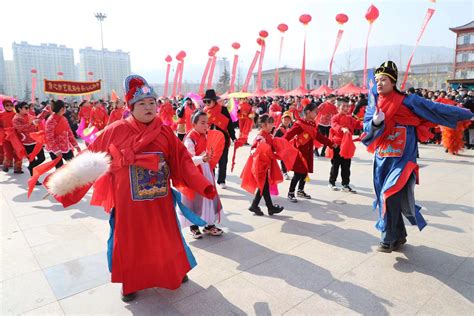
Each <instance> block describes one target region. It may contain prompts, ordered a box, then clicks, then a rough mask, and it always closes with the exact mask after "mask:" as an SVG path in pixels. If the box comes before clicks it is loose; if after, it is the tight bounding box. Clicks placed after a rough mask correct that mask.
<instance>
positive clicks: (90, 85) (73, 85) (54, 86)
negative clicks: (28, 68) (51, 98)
mask: <svg viewBox="0 0 474 316" xmlns="http://www.w3.org/2000/svg"><path fill="white" fill-rule="evenodd" d="M100 90H101V80H98V81H94V82H80V81H66V80H47V79H44V92H45V93H52V94H60V95H86V94H92V93H96V92H98V91H100Z"/></svg>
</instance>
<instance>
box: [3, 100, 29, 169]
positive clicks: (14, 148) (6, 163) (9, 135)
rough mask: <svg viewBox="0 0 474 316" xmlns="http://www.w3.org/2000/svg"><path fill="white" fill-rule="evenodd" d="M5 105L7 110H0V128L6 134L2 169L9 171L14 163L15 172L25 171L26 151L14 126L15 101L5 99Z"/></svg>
mask: <svg viewBox="0 0 474 316" xmlns="http://www.w3.org/2000/svg"><path fill="white" fill-rule="evenodd" d="M3 107H4V108H5V111H3V112H0V129H1V130H2V131H3V135H4V136H3V137H2V138H3V156H4V158H3V167H2V170H3V171H4V172H8V170H10V168H11V167H12V164H13V172H14V173H23V171H22V170H21V161H22V159H23V157H24V156H25V155H26V152H25V150H24V147H23V145H22V144H21V142H20V140H19V139H18V136H17V134H16V132H15V129H14V128H13V117H14V116H15V111H14V106H13V102H12V101H11V100H3ZM20 151H22V153H21V152H20Z"/></svg>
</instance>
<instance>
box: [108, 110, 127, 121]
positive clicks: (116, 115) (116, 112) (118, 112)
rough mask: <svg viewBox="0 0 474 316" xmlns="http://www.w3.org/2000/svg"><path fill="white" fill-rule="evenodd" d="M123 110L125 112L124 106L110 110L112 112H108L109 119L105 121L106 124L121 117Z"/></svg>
mask: <svg viewBox="0 0 474 316" xmlns="http://www.w3.org/2000/svg"><path fill="white" fill-rule="evenodd" d="M123 112H125V108H120V109H115V110H112V112H110V116H109V121H108V122H107V125H110V124H112V123H113V122H115V121H118V120H121V119H122V117H123Z"/></svg>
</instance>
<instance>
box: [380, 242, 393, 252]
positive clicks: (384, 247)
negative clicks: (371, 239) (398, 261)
mask: <svg viewBox="0 0 474 316" xmlns="http://www.w3.org/2000/svg"><path fill="white" fill-rule="evenodd" d="M377 251H378V252H385V253H391V252H392V247H390V245H389V244H386V243H383V242H381V243H380V244H379V246H378V248H377Z"/></svg>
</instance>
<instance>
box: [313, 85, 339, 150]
mask: <svg viewBox="0 0 474 316" xmlns="http://www.w3.org/2000/svg"><path fill="white" fill-rule="evenodd" d="M335 102H336V96H335V95H334V94H330V95H328V97H327V99H326V101H325V102H324V103H322V104H321V105H319V106H318V114H317V116H316V124H317V126H318V131H319V133H321V134H322V135H324V136H326V137H328V136H329V130H330V129H331V119H332V117H333V116H334V115H336V114H337V109H336V106H335V105H334V103H335ZM315 154H316V156H318V155H319V153H318V151H317V150H316V152H315ZM320 155H321V157H325V155H326V146H325V145H324V146H323V149H321V154H320Z"/></svg>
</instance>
